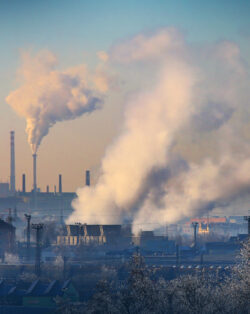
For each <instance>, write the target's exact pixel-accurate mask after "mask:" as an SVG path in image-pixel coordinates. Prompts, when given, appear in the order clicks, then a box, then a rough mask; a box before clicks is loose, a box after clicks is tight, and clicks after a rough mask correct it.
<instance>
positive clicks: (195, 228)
mask: <svg viewBox="0 0 250 314" xmlns="http://www.w3.org/2000/svg"><path fill="white" fill-rule="evenodd" d="M192 226H193V228H194V249H195V250H196V248H197V226H198V222H192Z"/></svg>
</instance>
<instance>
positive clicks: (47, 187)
mask: <svg viewBox="0 0 250 314" xmlns="http://www.w3.org/2000/svg"><path fill="white" fill-rule="evenodd" d="M46 192H47V193H49V185H47V186H46Z"/></svg>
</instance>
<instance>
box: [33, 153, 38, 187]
mask: <svg viewBox="0 0 250 314" xmlns="http://www.w3.org/2000/svg"><path fill="white" fill-rule="evenodd" d="M32 156H33V191H34V192H36V191H37V185H36V157H37V155H36V154H33V155H32Z"/></svg>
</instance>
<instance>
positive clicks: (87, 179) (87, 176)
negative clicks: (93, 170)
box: [85, 170, 90, 186]
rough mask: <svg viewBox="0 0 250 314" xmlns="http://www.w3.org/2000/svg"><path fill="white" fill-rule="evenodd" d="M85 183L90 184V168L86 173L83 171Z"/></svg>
mask: <svg viewBox="0 0 250 314" xmlns="http://www.w3.org/2000/svg"><path fill="white" fill-rule="evenodd" d="M85 184H86V185H87V186H90V170H86V173H85Z"/></svg>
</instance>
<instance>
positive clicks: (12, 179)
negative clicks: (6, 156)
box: [10, 131, 16, 193]
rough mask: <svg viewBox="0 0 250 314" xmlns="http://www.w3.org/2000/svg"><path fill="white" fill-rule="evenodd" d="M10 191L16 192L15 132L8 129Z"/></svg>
mask: <svg viewBox="0 0 250 314" xmlns="http://www.w3.org/2000/svg"><path fill="white" fill-rule="evenodd" d="M10 192H11V193H15V192H16V178H15V132H14V131H10Z"/></svg>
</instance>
